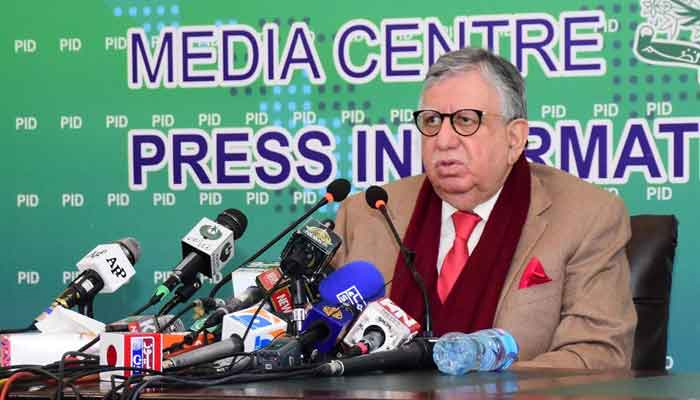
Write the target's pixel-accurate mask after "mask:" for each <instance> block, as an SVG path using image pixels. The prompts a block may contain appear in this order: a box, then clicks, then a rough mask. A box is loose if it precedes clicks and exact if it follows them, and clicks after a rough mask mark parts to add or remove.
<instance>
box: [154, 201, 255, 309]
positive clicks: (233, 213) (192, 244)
mask: <svg viewBox="0 0 700 400" xmlns="http://www.w3.org/2000/svg"><path fill="white" fill-rule="evenodd" d="M247 226H248V219H247V218H246V217H245V215H244V214H243V213H242V212H241V211H239V210H236V209H234V208H229V209H227V210H225V211H224V212H222V213H221V214H219V215H218V216H217V217H216V221H212V220H210V219H209V218H202V219H201V220H200V221H199V222H198V223H197V224H196V225H195V226H194V227H193V228H192V229H191V230H190V231H189V232H188V233H187V234H186V235H185V236H184V237H183V238H182V255H183V259H182V261H180V263H179V264H178V265H177V266H176V267H175V268H174V269H173V272H172V274H171V275H170V276H169V277H168V279H166V281H165V282H164V283H163V284H162V285H159V286H158V287H157V288H156V291H155V293H154V295H153V297H152V298H151V300H150V301H149V303H152V304H155V303H157V302H158V301H160V300H161V299H162V298H163V297H165V296H167V295H168V294H169V293H170V292H171V291H172V290H173V289H174V288H175V287H176V286H178V285H179V284H181V283H182V284H186V285H187V284H190V283H193V282H195V278H196V277H197V274H200V273H201V274H203V275H205V276H208V277H210V278H211V277H212V276H214V275H215V274H216V273H218V272H219V270H220V269H221V268H222V267H223V266H224V265H225V264H226V263H227V262H228V261H229V260H231V259H232V258H233V255H234V240H237V239H239V238H240V237H241V236H242V235H243V233H244V232H245V229H246V227H247Z"/></svg>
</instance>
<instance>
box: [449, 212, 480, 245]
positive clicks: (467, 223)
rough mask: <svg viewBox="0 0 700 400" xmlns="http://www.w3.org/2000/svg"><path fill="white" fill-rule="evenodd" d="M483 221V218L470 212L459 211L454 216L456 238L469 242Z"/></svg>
mask: <svg viewBox="0 0 700 400" xmlns="http://www.w3.org/2000/svg"><path fill="white" fill-rule="evenodd" d="M479 221H481V217H480V216H478V215H476V214H474V213H472V212H468V211H457V212H455V213H454V214H452V222H454V224H455V236H456V237H458V238H460V239H462V240H468V239H469V235H471V234H472V231H473V230H474V227H475V226H476V224H478V223H479Z"/></svg>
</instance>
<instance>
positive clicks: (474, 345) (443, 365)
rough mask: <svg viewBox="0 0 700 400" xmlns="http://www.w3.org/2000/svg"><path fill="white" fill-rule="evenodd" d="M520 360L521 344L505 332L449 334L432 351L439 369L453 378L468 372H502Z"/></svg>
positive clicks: (493, 329) (486, 330) (483, 331)
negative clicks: (519, 345) (519, 350)
mask: <svg viewBox="0 0 700 400" xmlns="http://www.w3.org/2000/svg"><path fill="white" fill-rule="evenodd" d="M517 359H518V343H517V342H516V341H515V338H514V337H513V335H511V334H510V333H508V332H506V331H504V330H503V329H497V328H492V329H484V330H481V331H477V332H473V333H469V334H466V333H462V332H450V333H446V334H445V335H443V336H442V337H441V338H440V339H438V341H437V343H435V347H434V348H433V360H435V364H436V365H437V367H438V369H439V370H440V371H441V372H443V373H446V374H450V375H464V374H466V373H467V372H469V371H500V370H503V369H506V368H508V367H509V366H510V365H511V364H512V363H513V361H515V360H517Z"/></svg>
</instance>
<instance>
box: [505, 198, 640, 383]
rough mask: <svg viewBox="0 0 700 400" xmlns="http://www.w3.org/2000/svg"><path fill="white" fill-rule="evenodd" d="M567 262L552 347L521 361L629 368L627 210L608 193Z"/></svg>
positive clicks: (631, 313)
mask: <svg viewBox="0 0 700 400" xmlns="http://www.w3.org/2000/svg"><path fill="white" fill-rule="evenodd" d="M610 199H611V200H610V201H609V202H608V204H607V207H604V208H602V209H599V210H596V212H597V213H598V215H597V216H595V217H594V218H591V219H592V221H591V222H590V223H589V224H588V225H589V228H588V229H587V230H586V231H585V233H584V235H583V239H582V240H581V242H580V243H579V245H578V248H577V249H576V250H575V252H574V253H573V256H572V257H571V258H570V260H569V262H568V263H567V265H566V272H565V277H564V279H565V282H564V293H563V296H562V305H561V318H560V321H559V325H558V326H557V327H556V329H555V331H554V335H553V338H552V342H551V345H550V348H549V349H548V351H547V352H546V353H543V354H540V355H538V356H536V357H535V358H533V359H532V360H528V361H522V362H518V363H516V364H515V365H517V366H532V367H555V368H589V369H607V368H630V362H631V357H632V346H633V341H634V330H635V327H636V324H637V314H636V311H635V308H634V304H633V302H632V294H631V289H630V269H629V263H628V260H627V255H626V253H625V246H626V245H627V242H628V241H629V239H630V236H631V231H630V221H629V215H628V214H627V210H626V209H625V206H624V204H623V202H622V201H621V200H620V199H619V198H617V197H614V196H610Z"/></svg>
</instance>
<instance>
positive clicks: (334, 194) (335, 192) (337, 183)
mask: <svg viewBox="0 0 700 400" xmlns="http://www.w3.org/2000/svg"><path fill="white" fill-rule="evenodd" d="M349 193H350V182H349V181H348V180H347V179H336V180H334V181H333V182H331V184H330V185H328V189H327V191H326V194H325V195H324V196H323V198H322V199H321V200H320V201H319V202H318V203H316V204H315V205H314V206H313V207H311V208H310V209H309V210H307V211H306V212H305V213H304V214H303V215H302V216H301V217H299V218H298V219H297V220H296V221H294V222H292V223H291V224H289V226H287V227H286V228H285V229H284V230H283V231H282V232H280V233H279V234H277V236H275V237H274V238H272V240H270V241H269V242H268V243H267V244H265V245H264V246H263V247H262V248H260V250H258V251H257V252H255V254H253V255H252V256H250V257H249V258H248V259H247V260H246V261H244V262H243V263H241V265H245V264H248V263H250V262H251V261H253V260H255V259H256V258H258V257H259V256H260V255H261V254H262V253H264V252H265V251H267V249H269V248H270V247H272V246H273V245H274V244H275V243H277V242H278V241H279V240H280V239H282V237H284V236H285V235H286V234H287V233H289V232H290V231H291V230H292V229H294V228H295V227H296V226H297V225H299V224H300V223H301V222H303V221H304V220H305V219H306V218H308V216H309V215H311V214H313V213H314V212H316V210H318V209H319V208H321V207H323V206H324V205H326V204H328V203H332V202H334V201H337V202H341V201H343V200H345V198H346V197H347V196H348V194H349ZM231 279H232V276H231V274H228V275H226V276H225V277H224V279H222V280H221V281H220V282H219V283H217V284H216V285H215V286H214V287H213V288H212V290H211V292H210V293H209V297H214V296H215V295H216V293H217V292H218V291H219V290H220V289H221V288H222V287H224V285H226V284H227V283H228V282H230V281H231Z"/></svg>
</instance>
